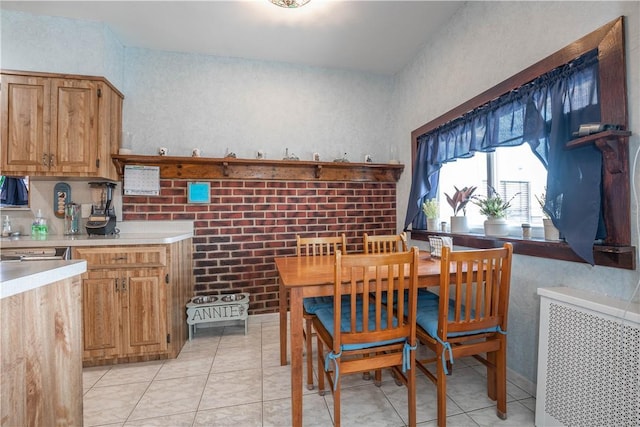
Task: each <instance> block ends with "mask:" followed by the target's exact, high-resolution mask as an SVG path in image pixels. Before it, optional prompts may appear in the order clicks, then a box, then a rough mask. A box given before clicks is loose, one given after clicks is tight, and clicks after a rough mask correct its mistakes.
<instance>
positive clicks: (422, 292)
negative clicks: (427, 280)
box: [371, 289, 438, 304]
mask: <svg viewBox="0 0 640 427" xmlns="http://www.w3.org/2000/svg"><path fill="white" fill-rule="evenodd" d="M395 292H397V291H394V293H395ZM371 296H373V297H375V293H371ZM434 299H435V300H437V299H438V295H436V294H434V293H433V292H429V291H428V290H426V289H418V301H420V300H434ZM381 300H382V303H383V304H386V303H387V292H383V293H382V297H381ZM408 301H409V295H408V293H407V292H406V291H405V293H404V302H405V303H407V302H408Z"/></svg>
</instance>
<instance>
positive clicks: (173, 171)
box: [111, 154, 404, 182]
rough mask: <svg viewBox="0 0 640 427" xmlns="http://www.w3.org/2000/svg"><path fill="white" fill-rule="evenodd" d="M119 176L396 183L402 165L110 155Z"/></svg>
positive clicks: (402, 167) (402, 168)
mask: <svg viewBox="0 0 640 427" xmlns="http://www.w3.org/2000/svg"><path fill="white" fill-rule="evenodd" d="M111 158H112V159H113V163H114V164H115V165H116V168H117V169H118V174H119V175H120V177H122V175H123V172H124V167H125V166H127V165H140V166H159V167H160V178H184V179H264V180H291V181H356V182H397V181H398V180H399V179H400V175H401V174H402V171H403V170H404V165H403V164H387V163H349V162H311V161H301V160H255V159H236V158H212V157H170V156H140V155H129V154H127V155H121V154H118V155H116V154H113V155H111Z"/></svg>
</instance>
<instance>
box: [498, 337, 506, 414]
mask: <svg viewBox="0 0 640 427" xmlns="http://www.w3.org/2000/svg"><path fill="white" fill-rule="evenodd" d="M495 359H496V360H495V361H496V379H495V385H496V400H497V402H496V403H497V405H496V412H497V414H498V417H499V418H501V419H503V420H506V419H507V340H506V339H501V345H500V350H498V351H496V352H495Z"/></svg>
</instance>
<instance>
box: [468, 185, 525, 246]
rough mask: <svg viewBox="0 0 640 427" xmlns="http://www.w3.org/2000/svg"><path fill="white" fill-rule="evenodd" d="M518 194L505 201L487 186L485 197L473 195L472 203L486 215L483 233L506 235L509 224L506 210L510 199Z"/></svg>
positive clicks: (509, 204) (498, 235)
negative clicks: (487, 192)
mask: <svg viewBox="0 0 640 427" xmlns="http://www.w3.org/2000/svg"><path fill="white" fill-rule="evenodd" d="M517 195H518V194H514V196H513V197H512V198H511V199H509V200H508V201H505V200H503V199H502V197H501V196H500V194H498V192H497V191H496V190H495V189H494V188H493V187H491V186H489V195H488V196H487V197H475V198H474V200H473V204H474V205H476V206H478V207H479V208H480V213H481V214H482V215H485V216H486V217H487V219H486V221H485V222H484V234H485V235H486V236H496V237H502V236H508V235H509V224H508V223H507V219H506V217H507V210H508V209H509V208H510V207H511V201H512V200H513V198H514V197H516V196H517Z"/></svg>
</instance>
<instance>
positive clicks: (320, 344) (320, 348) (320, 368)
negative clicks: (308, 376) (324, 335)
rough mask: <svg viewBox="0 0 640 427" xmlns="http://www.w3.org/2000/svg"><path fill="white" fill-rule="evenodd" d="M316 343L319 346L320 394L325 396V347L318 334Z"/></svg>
mask: <svg viewBox="0 0 640 427" xmlns="http://www.w3.org/2000/svg"><path fill="white" fill-rule="evenodd" d="M316 343H317V346H318V355H317V357H318V394H319V395H320V396H324V393H325V392H324V376H325V372H324V360H322V359H323V356H324V348H323V346H322V340H321V339H320V337H318V336H316Z"/></svg>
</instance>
